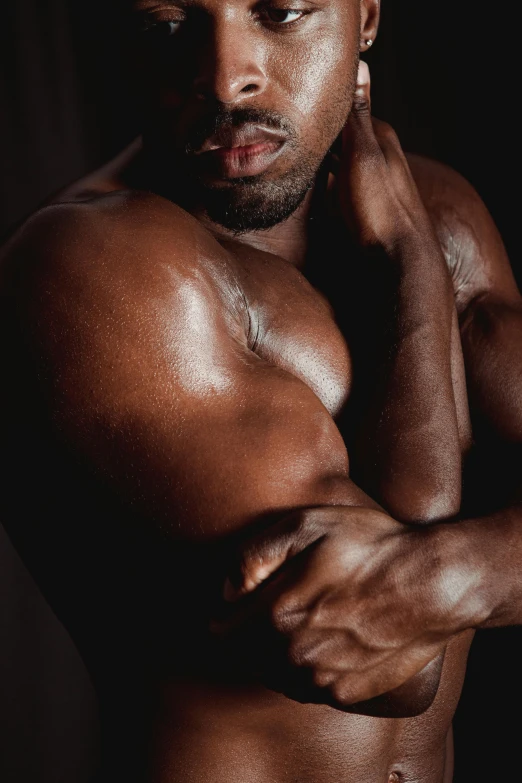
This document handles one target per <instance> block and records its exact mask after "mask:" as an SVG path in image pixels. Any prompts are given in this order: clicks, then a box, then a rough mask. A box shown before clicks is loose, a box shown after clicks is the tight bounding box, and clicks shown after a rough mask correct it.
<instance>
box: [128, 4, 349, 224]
mask: <svg viewBox="0 0 522 783" xmlns="http://www.w3.org/2000/svg"><path fill="white" fill-rule="evenodd" d="M134 10H135V17H136V20H137V22H138V29H139V32H138V36H137V41H138V49H137V51H138V55H139V59H138V62H139V75H140V81H141V91H142V99H143V107H144V122H145V130H144V138H145V144H146V147H148V148H149V150H150V151H151V152H152V154H153V157H154V159H155V160H156V162H157V163H156V166H158V165H159V166H160V168H161V169H162V170H163V172H164V175H165V178H167V179H171V180H172V187H173V190H175V191H176V193H177V196H176V200H177V201H178V202H180V203H184V200H185V202H186V201H190V202H192V204H193V205H196V206H197V207H198V208H202V209H204V210H205V211H206V212H207V213H208V215H209V216H210V217H211V219H213V220H215V221H216V222H217V223H220V224H222V225H224V226H226V227H227V228H229V229H232V230H234V231H238V232H241V231H248V230H256V229H258V230H259V229H265V228H269V227H271V226H273V225H275V224H276V223H279V222H281V221H282V220H284V219H286V218H287V217H288V216H289V215H290V214H292V213H293V212H294V211H295V209H297V207H298V206H299V204H300V203H301V201H302V200H303V198H304V196H305V195H306V193H307V192H308V190H309V189H310V188H311V187H312V185H313V182H314V179H315V175H316V174H317V171H318V169H319V167H320V165H321V162H322V161H323V159H324V157H325V155H326V154H327V152H328V150H329V148H330V147H331V145H332V143H333V142H334V140H335V139H336V137H337V136H338V134H339V132H340V130H341V129H342V126H343V124H344V122H345V121H346V118H347V116H348V113H349V111H350V107H351V102H352V100H353V93H354V88H355V78H356V72H357V63H358V55H359V42H360V35H361V31H360V19H361V10H360V0H267V2H258V1H257V0H136V1H135V2H134ZM174 180H175V183H174Z"/></svg>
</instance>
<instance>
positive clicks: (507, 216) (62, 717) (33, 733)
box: [0, 0, 522, 783]
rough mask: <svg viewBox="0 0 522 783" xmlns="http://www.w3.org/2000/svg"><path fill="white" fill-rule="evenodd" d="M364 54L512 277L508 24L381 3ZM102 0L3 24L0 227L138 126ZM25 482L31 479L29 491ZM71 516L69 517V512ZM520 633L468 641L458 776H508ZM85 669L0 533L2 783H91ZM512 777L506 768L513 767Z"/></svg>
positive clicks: (112, 17)
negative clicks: (481, 219)
mask: <svg viewBox="0 0 522 783" xmlns="http://www.w3.org/2000/svg"><path fill="white" fill-rule="evenodd" d="M383 2H384V9H383V24H382V28H381V34H380V36H379V39H378V41H377V43H376V44H375V48H374V49H373V50H372V52H371V53H370V55H369V61H370V65H371V68H372V75H373V85H374V88H373V96H374V109H375V113H376V114H377V115H378V116H381V117H383V118H384V119H387V120H388V121H390V122H391V123H392V124H393V125H394V126H395V128H396V129H397V131H398V132H399V135H400V137H401V139H402V141H403V145H404V147H405V148H406V149H407V150H410V151H416V152H420V153H424V154H426V155H430V156H432V157H435V158H438V159H439V160H442V161H444V162H446V163H449V164H450V165H452V166H454V167H455V168H456V169H458V170H459V171H460V172H461V173H463V174H464V175H465V176H466V177H467V178H468V179H469V180H470V181H471V182H472V183H473V185H474V186H475V187H476V188H477V190H478V191H479V193H480V194H481V195H482V197H483V199H484V200H485V202H486V204H487V205H488V207H489V209H490V210H491V212H492V213H493V216H494V218H495V220H496V222H497V224H498V226H499V227H500V230H501V233H502V235H503V237H504V240H505V242H506V245H507V247H508V251H509V253H510V256H511V258H512V262H513V265H514V267H515V271H516V272H517V276H518V278H519V280H520V279H521V273H522V263H521V262H520V253H519V251H520V237H519V226H518V210H519V202H520V199H519V197H518V183H519V173H520V172H519V160H520V155H519V149H518V127H517V125H516V123H515V120H514V117H515V116H516V108H517V103H518V95H519V90H518V89H517V88H518V84H517V81H516V78H515V74H516V73H517V70H516V69H517V66H518V52H517V48H516V43H513V41H514V32H515V31H514V30H513V29H512V28H513V25H510V19H509V16H508V15H507V14H508V13H509V11H506V9H504V13H503V15H502V16H501V17H500V16H498V17H497V15H496V9H495V8H494V6H493V5H492V4H490V3H489V4H479V3H476V2H474V1H473V0H459V2H458V3H456V2H448V1H447V0H446V1H445V0H439V2H437V3H426V2H419V0H395V2H394V0H383ZM114 5H115V4H113V3H112V2H111V0H11V2H10V3H7V2H6V3H4V7H3V8H2V16H1V23H0V172H1V173H0V236H1V235H2V233H3V232H6V231H7V230H8V229H9V227H10V226H12V225H14V224H15V223H16V222H17V221H19V220H20V219H21V218H23V216H25V215H26V214H28V213H29V212H30V211H32V210H33V209H34V208H36V207H37V206H38V204H39V203H40V202H41V201H42V200H43V199H44V198H46V197H47V196H48V195H49V194H51V193H52V192H53V191H55V190H57V189H58V188H61V187H62V186H63V185H65V184H66V183H68V182H70V181H72V180H74V179H76V178H77V177H79V176H81V175H82V174H84V173H85V172H87V171H88V170H89V169H91V168H93V167H94V166H96V165H97V164H99V163H100V162H102V161H103V160H105V159H107V158H109V157H110V156H112V155H113V154H114V153H115V152H117V151H118V150H119V149H120V148H121V147H122V146H123V145H124V144H125V143H126V142H127V141H130V140H131V139H132V138H133V136H134V134H135V133H136V123H135V118H134V112H133V104H132V97H131V93H130V91H129V89H128V88H127V87H126V84H125V78H124V75H123V58H122V53H121V50H120V47H119V46H118V43H117V40H118V39H117V36H118V32H119V30H121V27H122V24H121V20H119V19H118V18H117V16H116V14H115V13H114V11H113V10H112V11H111V7H112V8H114ZM28 491H30V487H28ZM71 522H72V523H74V520H71ZM520 661H522V632H520V631H519V630H518V629H508V630H504V631H495V632H488V633H483V634H480V635H479V639H478V641H477V642H476V643H475V645H474V648H473V651H472V655H471V660H470V666H469V672H468V677H467V681H466V685H465V689H464V695H463V698H462V701H461V706H460V707H459V712H458V714H457V719H456V744H457V778H456V780H457V783H468V781H470V782H471V781H473V783H480V782H481V781H484V782H485V781H490V780H495V781H496V780H514V779H515V778H514V777H513V776H512V773H511V769H512V768H515V769H516V767H517V766H518V758H517V756H518V746H517V739H518V736H519V734H520V720H519V719H518V718H517V717H516V716H517V711H515V712H514V715H515V717H514V718H511V717H509V716H508V710H509V708H510V707H511V706H513V705H514V706H515V707H516V706H517V705H518V704H519V703H520V698H521V696H522V675H521V673H520ZM96 749H97V729H96V710H95V703H94V699H93V695H92V692H91V689H90V686H89V682H88V678H87V676H86V674H85V671H84V669H83V667H82V664H81V661H80V660H79V657H78V655H77V653H76V651H75V649H74V648H73V646H72V644H71V643H70V641H69V639H68V637H67V635H66V633H65V632H64V630H63V629H62V628H61V626H60V625H59V623H58V622H57V621H56V619H55V618H54V617H53V615H52V613H51V612H50V610H49V609H48V607H47V606H46V605H45V602H44V600H43V599H42V597H41V596H40V594H39V592H38V590H37V589H36V587H35V586H34V584H33V582H32V580H31V578H30V577H29V576H28V574H27V572H26V571H25V569H24V567H23V566H22V564H21V563H20V561H19V560H18V558H17V556H16V554H15V553H14V552H13V550H12V548H11V546H10V544H9V542H8V540H7V538H6V536H5V534H3V532H2V530H1V528H0V780H1V781H3V782H4V781H5V783H86V782H87V781H88V780H89V778H90V776H91V774H92V769H93V766H94V765H95V763H96V752H97V751H96ZM515 777H516V776H515Z"/></svg>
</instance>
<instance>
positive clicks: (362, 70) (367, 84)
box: [352, 60, 372, 117]
mask: <svg viewBox="0 0 522 783" xmlns="http://www.w3.org/2000/svg"><path fill="white" fill-rule="evenodd" d="M352 111H354V112H355V114H356V115H357V116H361V115H363V116H368V117H371V116H372V99H371V78H370V69H369V68H368V65H367V64H366V63H365V62H363V61H362V60H361V61H360V62H359V69H358V71H357V85H356V87H355V97H354V101H353V108H352Z"/></svg>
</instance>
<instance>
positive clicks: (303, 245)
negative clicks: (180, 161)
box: [193, 190, 314, 269]
mask: <svg viewBox="0 0 522 783" xmlns="http://www.w3.org/2000/svg"><path fill="white" fill-rule="evenodd" d="M313 199H314V191H313V190H310V191H309V193H308V194H307V195H306V197H305V199H304V201H303V202H302V204H301V205H300V206H299V207H298V208H297V209H296V211H295V212H294V213H293V214H292V215H290V217H289V218H288V219H287V220H285V221H283V222H282V223H278V224H277V225H275V226H273V227H272V228H269V229H266V230H265V231H247V232H245V233H244V234H241V235H239V236H238V235H237V234H234V232H233V231H229V230H228V229H226V228H223V226H220V225H219V224H217V223H214V222H213V221H212V220H210V218H208V216H207V215H206V214H204V213H199V212H198V211H197V210H194V211H193V214H194V215H195V217H197V218H198V220H200V221H201V223H202V224H203V225H204V226H205V227H206V228H208V230H209V231H210V232H211V233H212V234H213V235H214V236H215V237H216V238H217V239H218V240H220V241H223V240H231V241H234V242H240V243H241V244H243V245H250V246H251V247H255V248H257V249H258V250H263V251H265V252H266V253H273V254H274V255H277V256H280V257H281V258H284V259H285V261H288V263H290V264H292V265H293V266H295V267H297V268H298V269H301V268H302V267H303V266H304V264H305V260H306V256H307V253H308V246H309V221H310V214H311V211H312V202H313Z"/></svg>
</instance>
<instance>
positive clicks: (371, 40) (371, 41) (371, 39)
mask: <svg viewBox="0 0 522 783" xmlns="http://www.w3.org/2000/svg"><path fill="white" fill-rule="evenodd" d="M372 44H373V38H368V40H367V41H366V46H367V47H368V48H370V46H372Z"/></svg>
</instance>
